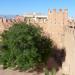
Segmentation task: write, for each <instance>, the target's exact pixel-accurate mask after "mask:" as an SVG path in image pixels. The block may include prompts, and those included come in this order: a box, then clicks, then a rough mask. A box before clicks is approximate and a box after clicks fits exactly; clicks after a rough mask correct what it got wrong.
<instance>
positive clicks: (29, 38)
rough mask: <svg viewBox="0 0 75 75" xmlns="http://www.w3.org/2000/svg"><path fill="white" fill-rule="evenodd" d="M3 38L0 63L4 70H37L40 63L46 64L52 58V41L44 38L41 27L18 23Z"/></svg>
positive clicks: (5, 32)
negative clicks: (9, 68)
mask: <svg viewBox="0 0 75 75" xmlns="http://www.w3.org/2000/svg"><path fill="white" fill-rule="evenodd" d="M1 36H2V42H1V51H0V63H1V64H3V66H4V68H8V67H18V69H21V70H27V69H30V68H35V67H36V66H37V65H38V64H40V63H44V64H45V63H46V61H47V59H48V57H50V56H51V53H52V41H51V40H50V39H49V38H47V37H46V36H43V33H42V29H41V28H40V27H35V26H34V25H31V24H30V25H28V24H25V23H17V24H14V25H13V26H12V27H10V28H9V30H8V31H4V33H3V34H2V35H1Z"/></svg>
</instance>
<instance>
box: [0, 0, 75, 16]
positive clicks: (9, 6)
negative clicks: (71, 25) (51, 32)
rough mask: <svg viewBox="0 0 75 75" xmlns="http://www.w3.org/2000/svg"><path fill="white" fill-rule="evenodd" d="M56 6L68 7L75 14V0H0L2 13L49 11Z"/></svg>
mask: <svg viewBox="0 0 75 75" xmlns="http://www.w3.org/2000/svg"><path fill="white" fill-rule="evenodd" d="M48 8H50V9H51V10H52V9H53V8H56V9H57V10H58V9H60V8H62V9H64V8H68V12H69V15H70V16H75V0H0V14H1V15H9V14H23V13H26V12H42V13H46V14H47V12H48Z"/></svg>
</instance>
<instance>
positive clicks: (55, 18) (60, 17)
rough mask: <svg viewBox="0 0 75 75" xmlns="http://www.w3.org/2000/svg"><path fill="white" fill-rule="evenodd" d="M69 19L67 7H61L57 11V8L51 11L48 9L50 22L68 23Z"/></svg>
mask: <svg viewBox="0 0 75 75" xmlns="http://www.w3.org/2000/svg"><path fill="white" fill-rule="evenodd" d="M67 19H68V10H67V9H64V10H62V9H59V11H58V12H57V11H56V9H53V10H52V11H50V9H48V21H49V23H50V24H60V25H61V24H62V25H67V23H68V22H67Z"/></svg>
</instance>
